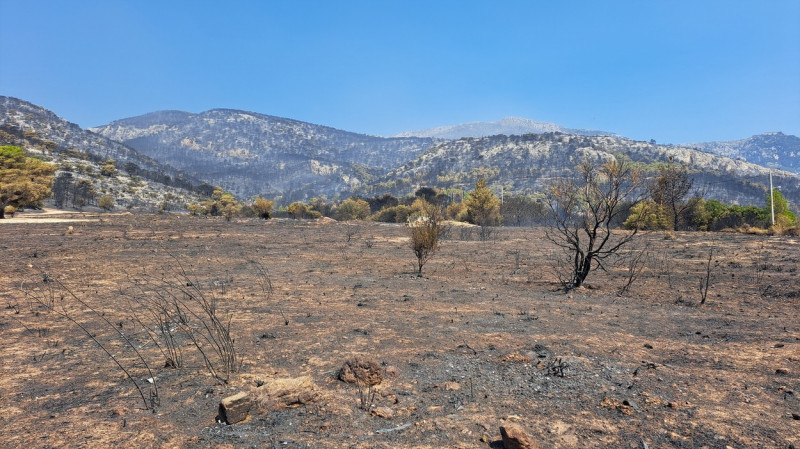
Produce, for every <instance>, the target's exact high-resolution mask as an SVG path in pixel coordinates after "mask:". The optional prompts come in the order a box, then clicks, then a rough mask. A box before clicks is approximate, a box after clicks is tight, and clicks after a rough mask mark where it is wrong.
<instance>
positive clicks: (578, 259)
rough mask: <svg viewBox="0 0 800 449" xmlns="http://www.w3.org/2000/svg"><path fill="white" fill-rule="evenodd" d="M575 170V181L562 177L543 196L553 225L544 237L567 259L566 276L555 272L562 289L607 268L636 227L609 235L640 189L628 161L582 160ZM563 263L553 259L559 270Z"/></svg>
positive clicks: (580, 282)
mask: <svg viewBox="0 0 800 449" xmlns="http://www.w3.org/2000/svg"><path fill="white" fill-rule="evenodd" d="M578 170H579V175H580V176H579V180H575V179H561V180H559V181H557V182H555V183H554V184H552V185H551V186H550V189H549V190H548V192H547V205H548V207H549V210H550V216H551V219H552V223H553V225H552V227H550V228H549V229H548V231H547V234H546V235H547V238H548V239H549V240H550V241H551V242H553V243H554V244H555V245H556V246H558V247H559V248H562V249H563V250H564V251H566V253H567V254H568V256H569V260H570V262H569V268H568V269H567V272H566V273H562V274H559V279H560V281H561V283H562V285H563V286H564V288H565V289H566V290H570V289H573V288H577V287H580V286H581V285H582V284H583V283H584V281H585V280H586V277H587V276H588V275H589V273H590V272H591V271H592V270H595V269H597V268H600V269H605V267H604V265H603V263H604V261H605V260H606V259H608V258H610V257H613V256H615V255H616V254H617V252H618V251H619V249H620V248H622V247H623V246H624V245H625V244H627V243H629V242H630V241H631V240H632V239H633V238H634V236H635V234H636V231H637V229H638V226H635V227H634V229H632V230H630V231H627V232H623V231H620V232H617V233H615V232H614V231H613V227H614V226H615V223H616V222H617V221H619V218H620V214H622V213H623V211H624V210H625V208H623V207H622V206H623V203H625V202H626V201H630V200H633V201H634V203H635V202H636V199H635V198H633V197H634V196H635V195H638V194H639V193H638V192H639V190H640V189H641V183H642V181H641V178H640V176H639V172H638V171H637V170H636V169H635V168H634V167H633V165H632V164H631V163H630V162H628V161H625V160H620V161H618V160H616V159H614V160H611V161H609V162H606V163H604V164H602V165H600V166H595V165H593V164H592V163H591V162H590V161H584V163H583V164H582V165H581V166H580V167H578ZM563 262H564V261H563V260H560V259H559V260H557V264H558V265H557V267H558V268H559V269H561V267H562V264H563ZM564 268H566V267H564Z"/></svg>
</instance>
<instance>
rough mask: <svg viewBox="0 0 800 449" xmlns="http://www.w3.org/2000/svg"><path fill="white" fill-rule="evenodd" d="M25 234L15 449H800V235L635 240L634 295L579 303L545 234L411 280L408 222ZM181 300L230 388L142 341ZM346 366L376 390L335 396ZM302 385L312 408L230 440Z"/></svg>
mask: <svg viewBox="0 0 800 449" xmlns="http://www.w3.org/2000/svg"><path fill="white" fill-rule="evenodd" d="M30 221H31V222H25V223H15V222H14V220H13V219H11V220H7V221H5V222H3V223H0V235H2V237H1V238H0V257H1V258H2V260H3V264H2V266H3V268H2V282H0V305H2V307H3V309H2V314H0V338H2V342H3V343H2V345H0V357H2V361H3V364H2V371H0V404H1V405H2V409H3V420H2V421H0V435H2V443H0V446H5V447H120V448H121V447H131V448H134V447H136V448H139V447H220V446H222V447H224V446H228V447H287V448H304V447H358V448H372V447H378V448H402V447H431V448H434V447H436V448H438V447H501V443H500V442H499V441H498V440H499V439H500V432H499V427H500V426H501V425H504V424H505V423H511V422H513V423H515V424H516V425H518V426H520V427H521V428H523V429H524V430H525V431H526V432H527V433H528V435H529V436H530V437H531V439H532V440H534V441H537V442H538V443H539V445H540V447H552V448H578V447H608V448H628V447H630V448H640V447H650V448H673V447H674V448H701V447H707V448H726V447H734V448H744V447H754V448H755V447H763V448H785V449H786V448H790V447H795V448H798V447H800V275H798V273H797V270H798V268H800V241H799V240H798V239H797V238H788V237H769V236H751V235H742V234H728V233H725V234H723V233H717V234H710V233H675V234H672V233H670V234H663V233H650V234H646V235H642V236H640V237H639V238H638V239H637V240H635V241H634V243H633V244H631V245H630V246H628V247H626V248H625V249H624V250H623V254H622V256H623V257H622V259H626V258H627V259H630V257H632V256H635V255H636V254H638V253H639V252H643V257H642V258H641V259H640V260H641V262H640V265H639V268H640V269H641V271H640V272H639V276H638V278H636V279H635V280H634V281H633V283H632V284H631V286H630V288H628V290H627V292H625V294H623V295H620V294H619V291H620V288H621V287H622V286H623V285H624V284H625V283H626V282H627V274H628V271H629V268H630V265H629V264H626V263H624V262H621V263H619V264H616V265H614V266H608V267H607V268H608V271H605V272H603V271H598V272H594V273H592V274H590V276H589V278H588V279H587V284H588V285H587V286H585V287H582V288H580V289H578V290H574V291H571V292H569V293H565V292H564V291H563V290H562V289H561V288H560V287H559V285H558V283H557V279H558V277H557V276H556V275H555V274H554V272H553V270H554V269H556V268H554V266H555V265H556V264H554V263H552V262H551V261H552V260H553V258H554V256H553V254H554V247H553V246H552V245H551V244H550V243H548V241H547V240H546V239H545V237H544V231H543V230H542V229H516V228H498V229H496V230H494V232H492V233H491V236H492V239H491V240H489V241H480V240H479V239H478V238H477V236H478V234H479V233H478V230H476V229H471V228H455V227H454V228H452V229H451V230H450V232H449V235H447V236H446V239H445V240H443V242H442V245H441V248H440V250H439V252H438V253H437V254H436V255H435V256H434V257H433V258H432V259H431V260H430V262H428V264H426V265H425V270H424V272H423V276H417V274H416V265H415V264H416V259H415V258H414V255H413V253H412V251H411V249H410V247H409V243H408V234H407V230H406V229H405V228H404V227H403V226H398V225H384V224H376V223H360V222H359V223H337V222H332V221H329V220H315V221H303V220H296V221H295V220H269V221H261V220H257V219H253V220H239V221H237V220H234V221H233V222H225V221H224V220H221V219H204V218H196V217H188V216H177V215H106V216H101V217H99V219H98V221H86V222H74V223H71V226H70V227H71V228H72V229H70V230H68V228H67V224H66V223H58V222H56V223H53V222H46V221H42V222H36V221H35V220H30ZM712 249H713V253H711V254H712V260H711V263H710V265H709V264H708V255H709V253H710V251H711V250H712ZM709 267H710V268H709ZM709 272H710V273H711V279H710V282H709V283H708V293H707V298H706V302H705V304H702V305H701V304H700V301H701V293H702V292H701V288H700V285H701V284H702V281H703V279H704V277H705V276H707V275H708V273H709ZM165 285H169V286H171V288H177V287H179V286H182V287H184V289H183V290H180V291H182V293H181V294H184V295H190V294H192V293H191V292H196V294H202V295H205V297H207V298H209V300H210V304H212V305H213V309H214V313H215V314H216V315H217V316H218V317H221V321H222V323H223V324H224V325H228V326H229V329H230V335H231V337H232V338H233V345H234V348H235V352H236V355H237V356H238V358H237V360H236V366H235V367H234V368H235V369H234V370H233V372H230V373H228V374H227V375H222V374H220V373H221V372H222V371H220V370H219V369H218V370H217V372H218V376H217V377H213V376H212V375H211V374H210V371H209V369H208V366H207V363H206V362H204V360H203V358H202V356H201V355H200V354H199V352H198V351H197V350H196V346H193V344H192V342H191V341H190V340H189V338H187V336H186V334H183V333H181V332H179V331H176V333H175V340H174V341H175V344H176V348H177V349H178V351H179V352H180V355H181V360H180V363H179V365H180V366H178V367H176V366H175V365H176V363H175V361H174V360H173V361H172V363H171V362H170V360H169V357H167V356H166V355H165V354H168V352H167V351H165V348H164V343H163V337H164V332H166V331H163V332H160V331H159V330H158V329H157V328H156V327H155V326H153V327H151V331H150V332H149V333H148V332H146V331H145V326H148V325H152V324H153V318H152V317H151V316H150V315H148V314H147V313H146V310H147V309H145V308H143V304H147V302H146V301H147V299H148V298H149V297H148V296H147V295H152V294H156V293H154V292H159V291H160V292H162V293H161V294H163V292H164V291H166V290H165V287H164V286H165ZM159 286H161V287H159ZM157 287H159V288H161V290H159V288H157ZM176 296H178V294H176ZM187 297H188V296H181V298H187ZM78 299H79V300H80V301H78ZM51 305H52V308H50V306H51ZM57 311H61V312H62V313H61V314H59V313H56V312H57ZM65 314H66V315H67V316H69V317H70V318H71V319H67V318H65V316H64V315H65ZM178 321H179V320H178ZM178 321H175V322H172V324H173V325H174V326H175V329H179V328H180V325H181V323H180V322H178ZM188 321H190V320H188ZM167 324H168V325H169V323H167ZM187 326H188V325H187ZM82 329H85V330H82ZM195 330H196V331H197V332H198V334H196V335H200V334H199V332H200V329H199V328H195ZM123 336H124V337H123ZM98 343H99V344H102V345H103V347H104V348H106V350H107V351H108V353H106V352H104V350H103V349H101V348H100V346H99V345H98ZM204 347H205V348H206V350H208V351H209V353H210V354H211V351H210V347H209V346H204ZM134 348H135V349H136V351H134ZM137 354H139V355H137ZM209 358H210V359H211V360H210V362H211V363H212V364H214V363H217V362H216V361H215V360H216V359H214V357H213V354H211V355H209ZM354 359H362V360H370V361H373V362H375V363H377V366H379V367H380V368H381V369H382V370H383V372H375V373H372V375H373V377H372V378H374V379H379V381H380V383H378V384H375V385H367V384H358V383H356V384H351V383H347V382H344V381H342V380H340V379H339V373H340V370H341V368H342V367H343V364H344V363H345V362H347V361H349V360H354ZM115 360H116V362H115ZM117 362H119V364H120V365H122V366H123V367H125V368H126V370H127V371H128V373H129V376H130V377H129V376H128V375H126V374H125V372H123V371H122V370H121V369H120V368H119V366H118V365H117ZM145 365H146V366H145ZM369 366H370V369H374V367H375V366H376V365H374V364H371V365H369ZM148 368H149V370H148ZM217 368H219V365H217ZM298 378H300V379H302V381H298V382H294V384H293V385H302V388H305V389H308V390H309V391H307V392H305V393H304V394H302V395H300V396H298V397H301V398H304V399H302V400H297V401H294V402H293V401H292V400H286V401H284V402H280V401H279V402H280V403H279V404H278V405H277V406H275V405H274V404H273V406H269V407H261V408H258V407H254V408H253V410H252V411H251V413H250V417H249V419H247V420H245V421H244V422H241V423H238V424H234V425H226V424H224V423H220V422H218V418H219V417H218V412H219V410H218V406H219V404H220V401H221V400H222V399H223V398H225V397H228V396H231V395H234V394H236V393H239V392H243V391H244V392H247V393H248V394H250V395H252V396H253V397H257V396H258V394H259V390H260V389H264V388H267V387H269V385H274V384H275V383H274V382H278V381H280V382H285V383H286V384H291V382H289V381H284V380H281V379H298ZM271 382H273V383H272V384H271ZM134 383H135V384H136V386H134ZM369 383H374V382H373V381H370V382H369ZM136 387H138V388H139V389H140V390H141V392H142V393H141V394H140V392H139V390H137V388H136ZM310 390H313V392H312V391H310Z"/></svg>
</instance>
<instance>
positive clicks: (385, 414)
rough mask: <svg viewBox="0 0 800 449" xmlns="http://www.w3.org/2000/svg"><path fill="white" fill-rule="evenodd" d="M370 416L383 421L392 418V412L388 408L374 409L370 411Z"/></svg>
mask: <svg viewBox="0 0 800 449" xmlns="http://www.w3.org/2000/svg"><path fill="white" fill-rule="evenodd" d="M372 415H373V416H377V417H378V418H383V419H392V418H394V410H392V409H390V408H389V407H376V408H374V409H373V410H372Z"/></svg>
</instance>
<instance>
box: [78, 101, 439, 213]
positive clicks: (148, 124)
mask: <svg viewBox="0 0 800 449" xmlns="http://www.w3.org/2000/svg"><path fill="white" fill-rule="evenodd" d="M92 131H94V132H97V133H98V134H101V135H103V136H105V137H107V138H109V139H113V140H116V141H119V142H123V143H125V144H126V145H129V146H131V147H133V148H136V149H137V150H139V151H141V152H142V153H144V154H147V155H148V156H150V157H152V158H155V159H158V160H161V161H164V162H166V163H169V164H171V165H175V166H176V167H179V168H180V169H182V170H186V171H187V172H190V173H192V174H193V175H195V176H197V177H199V178H202V179H204V180H206V181H208V182H211V183H213V184H215V185H220V186H222V187H223V188H225V189H226V190H229V191H231V192H233V193H234V194H236V195H238V196H240V197H251V196H253V195H264V196H269V197H275V196H283V199H284V200H286V201H289V200H294V199H303V198H304V197H305V196H308V195H315V196H316V195H327V196H334V195H336V194H337V193H338V192H342V191H348V190H350V189H353V188H356V187H358V186H359V185H360V184H363V183H369V182H370V181H371V180H372V179H374V178H375V177H377V176H379V175H382V174H383V173H385V172H386V171H387V170H389V169H390V168H393V167H395V166H397V165H400V164H402V163H404V162H406V161H407V160H410V159H413V158H414V157H416V156H417V155H419V154H420V153H422V152H424V151H425V150H427V149H428V148H430V147H431V146H432V145H433V144H434V139H431V138H419V137H405V138H385V137H376V136H368V135H364V134H357V133H353V132H349V131H343V130H339V129H335V128H331V127H327V126H322V125H315V124H311V123H307V122H302V121H299V120H292V119H288V118H282V117H275V116H271V115H266V114H259V113H255V112H249V111H240V110H233V109H212V110H209V111H205V112H201V113H198V114H193V113H188V112H181V111H161V112H154V113H150V114H145V115H142V116H138V117H132V118H127V119H122V120H117V121H114V122H112V123H109V124H108V125H105V126H99V127H96V128H92ZM301 191H302V192H305V193H303V194H302V195H301V196H299V197H297V198H295V196H293V194H292V193H291V192H301ZM286 193H289V194H288V195H284V194H286Z"/></svg>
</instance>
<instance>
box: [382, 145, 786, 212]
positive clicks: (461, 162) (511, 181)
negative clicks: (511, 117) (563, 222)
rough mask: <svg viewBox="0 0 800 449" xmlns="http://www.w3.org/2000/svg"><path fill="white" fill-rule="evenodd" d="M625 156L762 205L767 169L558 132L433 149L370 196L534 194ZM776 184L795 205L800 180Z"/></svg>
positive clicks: (729, 197)
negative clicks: (482, 190)
mask: <svg viewBox="0 0 800 449" xmlns="http://www.w3.org/2000/svg"><path fill="white" fill-rule="evenodd" d="M620 154H621V155H624V156H625V157H628V158H630V159H631V160H633V161H635V162H639V163H641V164H644V166H645V167H647V166H649V167H651V168H652V167H654V164H656V163H663V162H666V161H668V160H673V161H675V162H677V163H680V164H683V165H685V166H687V167H688V168H689V171H690V173H691V174H692V177H693V178H694V180H695V188H696V189H697V192H698V193H699V194H700V195H702V196H703V197H706V198H715V199H719V200H722V201H725V202H728V203H735V204H745V205H747V204H753V205H759V206H760V205H762V204H763V203H764V197H765V195H766V191H767V187H766V186H768V185H769V169H767V168H764V167H762V166H759V165H756V164H753V163H748V162H745V161H742V160H738V159H731V158H728V157H724V156H719V155H715V154H712V153H707V152H703V151H698V150H694V149H691V148H683V147H675V146H665V145H656V144H653V143H648V142H641V141H633V140H629V139H621V138H617V137H610V136H575V135H566V134H560V133H546V134H527V135H524V136H491V137H482V138H475V139H473V138H465V139H459V140H455V141H445V142H441V143H438V144H437V145H435V146H434V147H433V148H431V149H430V150H429V151H427V152H425V153H424V154H422V155H420V156H419V157H417V158H416V159H414V160H412V161H410V162H408V163H406V164H404V165H403V166H401V167H399V168H396V169H394V170H392V171H391V172H389V173H388V174H387V175H385V176H384V177H382V178H379V180H378V181H377V182H376V185H377V186H378V188H377V189H375V191H382V190H383V189H388V190H390V191H392V192H395V193H401V192H404V191H409V190H411V189H413V188H414V186H417V185H435V186H438V187H441V188H451V187H454V188H460V189H468V190H469V189H471V187H472V185H473V184H474V182H475V179H476V178H477V177H478V176H484V177H486V178H487V180H489V181H490V184H491V185H493V186H494V187H495V190H499V189H500V187H501V186H503V187H504V189H505V191H506V192H525V193H536V192H541V191H543V189H544V188H545V187H546V186H547V185H548V184H549V183H550V182H551V181H552V180H553V179H554V178H558V177H565V176H573V174H574V168H575V166H577V165H578V164H579V163H580V162H581V161H582V160H584V159H585V158H589V159H590V160H596V161H602V160H605V159H608V158H610V157H612V155H620ZM773 176H774V178H775V182H776V185H780V186H781V192H784V194H785V195H786V197H787V198H788V199H789V200H790V201H792V202H794V203H795V204H798V203H800V176H797V175H795V174H793V173H790V172H782V171H774V173H773Z"/></svg>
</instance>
